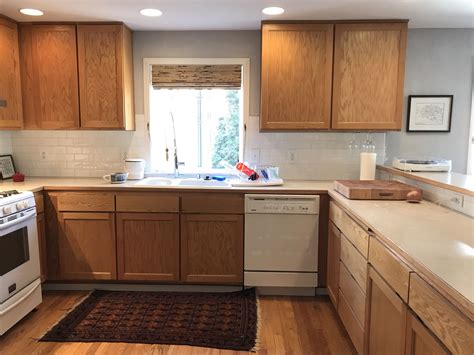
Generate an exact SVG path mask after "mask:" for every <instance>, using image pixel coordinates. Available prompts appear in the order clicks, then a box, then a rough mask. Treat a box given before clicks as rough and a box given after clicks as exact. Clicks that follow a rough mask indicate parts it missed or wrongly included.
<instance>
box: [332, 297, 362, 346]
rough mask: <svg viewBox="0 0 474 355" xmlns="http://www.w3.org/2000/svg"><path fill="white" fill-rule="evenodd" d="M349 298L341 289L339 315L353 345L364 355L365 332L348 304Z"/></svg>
mask: <svg viewBox="0 0 474 355" xmlns="http://www.w3.org/2000/svg"><path fill="white" fill-rule="evenodd" d="M347 299H348V296H346V295H344V293H343V292H342V291H341V290H340V289H339V304H338V308H337V313H338V314H339V317H340V318H341V320H342V323H343V324H344V327H345V328H346V330H347V333H348V334H349V337H350V338H351V340H352V344H354V347H355V348H356V350H357V352H358V353H359V354H362V351H363V347H364V330H363V329H362V327H361V326H360V324H359V322H358V321H357V318H356V316H355V315H354V312H353V311H352V309H351V307H350V306H349V303H348V302H347Z"/></svg>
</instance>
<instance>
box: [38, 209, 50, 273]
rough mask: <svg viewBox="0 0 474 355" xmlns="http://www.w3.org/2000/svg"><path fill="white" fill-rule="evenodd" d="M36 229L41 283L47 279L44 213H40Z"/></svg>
mask: <svg viewBox="0 0 474 355" xmlns="http://www.w3.org/2000/svg"><path fill="white" fill-rule="evenodd" d="M36 227H37V229H38V249H39V256H40V275H41V282H45V281H46V279H47V270H48V267H47V265H48V264H47V254H46V223H45V219H44V213H39V214H38V215H37V216H36Z"/></svg>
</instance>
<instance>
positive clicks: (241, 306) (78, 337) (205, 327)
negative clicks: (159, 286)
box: [40, 289, 258, 351]
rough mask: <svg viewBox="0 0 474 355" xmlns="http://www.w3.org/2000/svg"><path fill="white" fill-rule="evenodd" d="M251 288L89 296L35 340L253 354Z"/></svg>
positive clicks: (253, 297)
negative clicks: (167, 346) (156, 345)
mask: <svg viewBox="0 0 474 355" xmlns="http://www.w3.org/2000/svg"><path fill="white" fill-rule="evenodd" d="M257 328H258V310H257V298H256V295H255V289H248V290H244V291H238V292H230V293H197V292H196V293H188V292H121V291H98V290H96V291H94V292H93V293H91V294H90V295H89V296H88V297H87V298H86V299H85V300H84V301H82V302H81V303H80V304H78V305H77V306H76V307H75V308H74V309H72V310H71V312H70V313H68V314H67V315H66V316H65V317H64V318H63V319H62V320H61V321H59V322H58V324H56V325H55V326H54V327H53V328H52V329H51V330H49V331H48V333H47V334H46V335H45V336H44V337H43V338H41V339H40V341H52V342H126V343H148V344H176V345H191V346H204V347H211V348H219V349H230V350H244V351H255V350H256V344H257Z"/></svg>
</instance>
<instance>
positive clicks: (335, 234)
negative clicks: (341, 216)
mask: <svg viewBox="0 0 474 355" xmlns="http://www.w3.org/2000/svg"><path fill="white" fill-rule="evenodd" d="M340 254H341V235H340V232H339V230H338V229H337V228H336V227H335V226H334V224H333V223H332V222H331V221H330V222H329V234H328V271H327V273H328V276H327V288H328V294H329V298H330V299H331V301H332V303H333V304H334V307H336V309H337V304H338V302H337V301H338V295H339V263H340V262H339V260H340Z"/></svg>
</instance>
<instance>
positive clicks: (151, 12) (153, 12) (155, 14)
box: [140, 9, 163, 17]
mask: <svg viewBox="0 0 474 355" xmlns="http://www.w3.org/2000/svg"><path fill="white" fill-rule="evenodd" d="M140 13H141V14H142V15H143V16H148V17H158V16H161V15H163V12H161V11H160V10H158V9H142V10H140Z"/></svg>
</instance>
